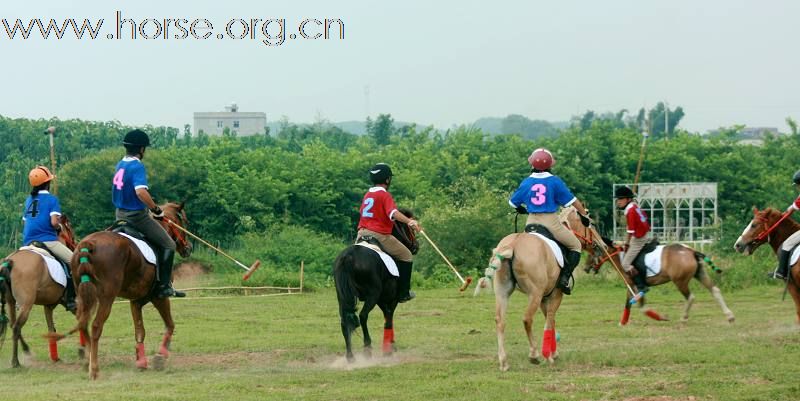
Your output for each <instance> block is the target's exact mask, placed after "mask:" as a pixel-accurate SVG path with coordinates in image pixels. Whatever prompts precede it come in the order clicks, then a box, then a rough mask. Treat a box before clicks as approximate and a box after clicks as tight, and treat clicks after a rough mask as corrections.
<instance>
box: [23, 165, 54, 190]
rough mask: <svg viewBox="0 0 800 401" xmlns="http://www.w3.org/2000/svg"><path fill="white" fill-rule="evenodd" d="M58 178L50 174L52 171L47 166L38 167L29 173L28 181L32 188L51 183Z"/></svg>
mask: <svg viewBox="0 0 800 401" xmlns="http://www.w3.org/2000/svg"><path fill="white" fill-rule="evenodd" d="M53 178H56V176H54V175H53V173H51V172H50V170H49V169H48V168H47V167H45V166H36V168H34V169H33V170H31V172H30V173H28V181H30V183H31V186H34V187H38V186H39V185H42V184H44V183H45V182H48V181H51V180H52V179H53Z"/></svg>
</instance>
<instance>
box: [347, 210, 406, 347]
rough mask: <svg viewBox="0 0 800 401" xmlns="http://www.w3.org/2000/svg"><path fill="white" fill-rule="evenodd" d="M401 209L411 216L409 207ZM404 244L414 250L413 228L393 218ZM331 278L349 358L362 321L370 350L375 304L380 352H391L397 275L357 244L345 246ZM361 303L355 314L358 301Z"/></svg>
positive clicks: (375, 254)
mask: <svg viewBox="0 0 800 401" xmlns="http://www.w3.org/2000/svg"><path fill="white" fill-rule="evenodd" d="M401 212H402V213H403V214H404V215H406V216H408V217H410V218H413V214H411V213H410V212H409V211H408V210H404V209H401ZM392 235H394V236H395V237H396V238H397V239H398V240H400V242H401V243H403V245H405V246H406V247H408V248H409V249H410V250H412V252H413V253H416V249H417V248H418V244H417V241H416V238H415V236H414V232H413V231H412V230H411V229H410V228H409V227H408V225H406V224H403V223H400V222H398V221H395V223H394V229H393V232H392ZM333 279H334V282H335V283H336V297H337V299H338V301H339V316H340V318H341V325H342V335H343V336H344V344H345V348H346V357H347V361H348V362H352V361H353V360H355V357H354V356H353V349H352V342H351V338H352V334H353V331H355V329H356V328H357V327H358V326H359V324H360V325H361V330H362V331H363V333H364V353H365V354H366V355H367V356H370V355H371V354H372V338H371V337H370V336H369V329H368V328H367V318H368V317H369V313H370V312H371V311H372V309H373V308H375V305H378V307H379V308H380V309H381V311H382V312H383V318H384V324H383V346H382V350H383V354H384V355H391V354H392V352H394V350H395V345H394V311H395V309H396V308H397V277H395V276H392V275H391V274H390V273H389V271H388V270H387V269H386V266H385V265H384V263H383V261H382V260H381V258H380V257H379V256H378V254H377V253H375V251H373V250H370V249H366V248H365V247H363V246H360V245H350V246H348V247H347V248H345V249H344V250H343V251H342V252H341V253H340V254H339V256H338V257H336V261H335V262H334V264H333ZM358 300H361V301H363V302H364V305H363V306H362V307H361V312H359V314H358V315H356V304H357V301H358Z"/></svg>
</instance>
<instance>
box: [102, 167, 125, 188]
mask: <svg viewBox="0 0 800 401" xmlns="http://www.w3.org/2000/svg"><path fill="white" fill-rule="evenodd" d="M124 175H125V169H124V168H121V169H119V171H117V173H116V174H114V180H112V181H111V182H112V183H113V184H114V186H115V187H117V190H120V191H121V190H122V185H123V184H124V182H123V181H122V177H123V176H124ZM106 177H107V176H106Z"/></svg>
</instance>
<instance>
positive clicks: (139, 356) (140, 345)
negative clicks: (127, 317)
mask: <svg viewBox="0 0 800 401" xmlns="http://www.w3.org/2000/svg"><path fill="white" fill-rule="evenodd" d="M130 304H131V317H132V318H133V329H134V336H135V340H136V367H137V368H139V369H142V370H144V369H147V355H145V352H144V336H145V331H144V320H143V318H142V306H141V305H139V304H138V303H137V302H136V301H131V302H130Z"/></svg>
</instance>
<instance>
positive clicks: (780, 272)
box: [774, 248, 792, 280]
mask: <svg viewBox="0 0 800 401" xmlns="http://www.w3.org/2000/svg"><path fill="white" fill-rule="evenodd" d="M791 256H792V251H784V250H783V248H781V250H780V251H778V268H777V269H775V275H774V277H775V278H779V279H781V280H786V278H787V277H789V257H791Z"/></svg>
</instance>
